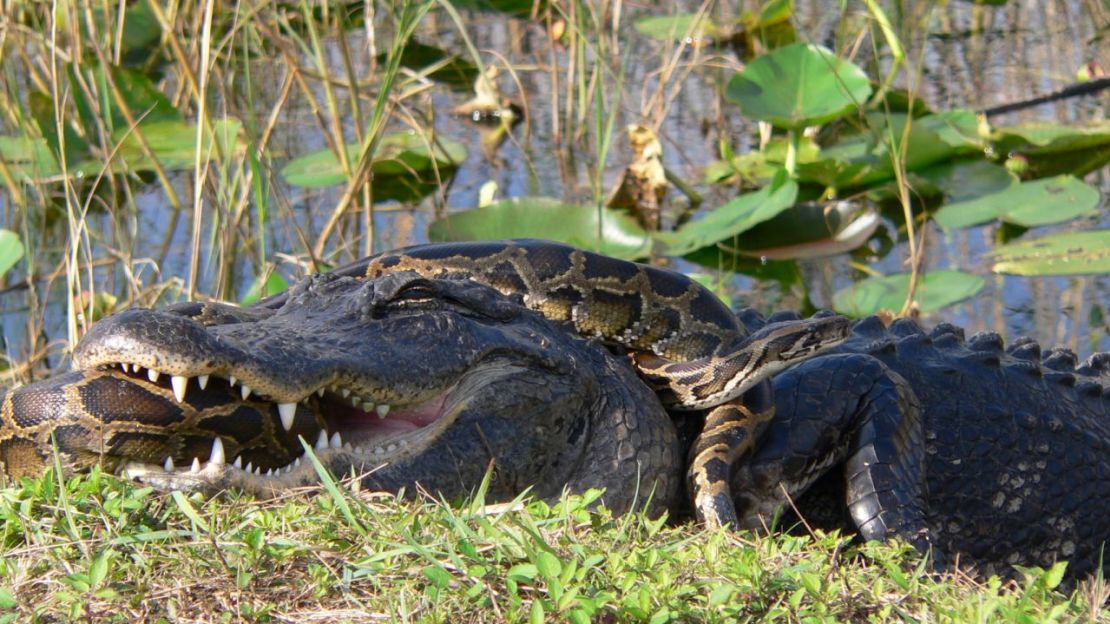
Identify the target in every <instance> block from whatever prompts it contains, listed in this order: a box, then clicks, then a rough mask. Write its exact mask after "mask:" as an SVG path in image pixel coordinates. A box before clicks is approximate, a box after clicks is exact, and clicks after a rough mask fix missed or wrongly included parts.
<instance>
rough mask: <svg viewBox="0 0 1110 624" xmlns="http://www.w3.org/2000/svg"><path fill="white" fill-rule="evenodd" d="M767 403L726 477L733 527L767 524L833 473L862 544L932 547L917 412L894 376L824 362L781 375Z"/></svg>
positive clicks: (878, 367) (865, 365) (838, 358)
mask: <svg viewBox="0 0 1110 624" xmlns="http://www.w3.org/2000/svg"><path fill="white" fill-rule="evenodd" d="M774 396H775V412H776V414H775V418H774V420H773V421H772V422H771V423H770V426H769V427H768V428H767V431H766V432H765V433H764V434H763V436H762V438H761V440H760V444H759V447H758V448H757V449H756V451H755V453H754V454H752V455H750V456H748V457H747V458H746V459H742V460H741V461H740V462H739V464H738V465H737V469H736V471H735V472H734V473H733V476H732V491H733V493H734V500H735V503H736V508H737V509H738V510H739V511H738V513H739V516H740V524H741V525H742V526H745V527H747V528H758V527H761V526H767V525H768V524H769V523H770V521H771V518H772V517H773V516H774V514H775V513H776V512H777V511H778V510H779V509H780V508H781V506H782V505H783V504H784V503H785V502H786V500H787V497H791V498H793V497H796V496H798V495H800V494H801V493H803V492H805V490H806V488H808V487H809V486H810V485H812V484H813V482H814V481H816V480H817V479H818V478H819V477H820V476H821V475H822V474H824V473H825V472H827V471H828V470H830V469H837V468H838V467H839V468H841V469H842V470H843V474H844V481H845V490H846V501H845V502H846V505H847V508H848V512H849V514H850V515H851V517H852V520H853V522H854V524H855V525H856V527H857V528H858V529H859V532H860V534H861V535H862V536H863V537H864V538H865V539H868V540H882V539H886V538H888V537H891V536H893V535H897V536H900V537H902V538H904V539H906V540H908V541H910V542H911V543H912V544H913V545H914V546H915V547H917V548H918V549H919V550H922V551H928V550H929V549H930V548H931V542H930V536H929V531H928V528H927V525H926V521H925V511H924V510H925V504H924V496H925V473H924V459H925V458H924V449H925V441H924V431H923V426H922V419H921V405H920V403H919V402H918V401H917V398H916V396H915V395H914V393H913V390H912V389H911V388H910V386H909V384H908V383H906V381H905V380H904V379H902V377H900V376H899V375H898V374H897V373H894V372H893V371H891V370H890V369H889V368H887V367H886V366H885V365H884V364H883V363H882V362H880V361H879V360H877V359H875V358H872V357H870V356H867V355H857V354H850V355H829V356H824V357H819V358H815V359H813V360H810V361H808V362H804V363H802V364H800V365H798V366H796V367H795V368H793V369H790V370H788V371H786V372H784V373H782V374H780V375H779V376H778V377H776V378H775V380H774ZM934 557H936V553H934Z"/></svg>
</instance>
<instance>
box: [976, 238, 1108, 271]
mask: <svg viewBox="0 0 1110 624" xmlns="http://www.w3.org/2000/svg"><path fill="white" fill-rule="evenodd" d="M989 255H991V256H992V257H993V258H994V266H993V267H991V269H992V270H993V271H994V272H995V273H1010V274H1013V275H1081V274H1099V273H1110V230H1094V231H1091V232H1067V233H1063V234H1050V235H1048V236H1042V237H1040V238H1035V239H1032V240H1024V241H1018V242H1016V243H1010V244H1008V245H1002V246H1001V247H996V248H995V249H994V250H993V251H991V252H990V254H989Z"/></svg>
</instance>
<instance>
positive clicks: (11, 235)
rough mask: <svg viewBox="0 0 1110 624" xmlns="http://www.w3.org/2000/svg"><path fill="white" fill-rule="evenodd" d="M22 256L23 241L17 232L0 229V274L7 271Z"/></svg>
mask: <svg viewBox="0 0 1110 624" xmlns="http://www.w3.org/2000/svg"><path fill="white" fill-rule="evenodd" d="M22 257H23V242H22V241H20V240H19V234H16V233H15V232H12V231H11V230H0V275H3V274H5V273H7V272H8V271H9V270H10V269H11V268H12V267H13V266H15V263H16V262H19V259H20V258H22Z"/></svg>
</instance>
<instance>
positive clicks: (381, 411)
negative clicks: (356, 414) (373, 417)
mask: <svg viewBox="0 0 1110 624" xmlns="http://www.w3.org/2000/svg"><path fill="white" fill-rule="evenodd" d="M388 413H389V405H387V404H384V403H383V404H381V405H379V406H378V418H385V416H386V414H388Z"/></svg>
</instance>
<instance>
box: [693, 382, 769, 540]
mask: <svg viewBox="0 0 1110 624" xmlns="http://www.w3.org/2000/svg"><path fill="white" fill-rule="evenodd" d="M774 415H775V401H774V397H773V396H772V392H771V384H770V381H766V380H765V381H763V382H761V383H760V384H759V385H757V386H756V387H754V388H752V389H751V390H748V391H747V392H746V393H744V394H743V395H741V396H740V397H737V398H736V399H733V400H731V401H729V402H728V403H725V404H723V405H718V406H717V407H714V408H712V409H711V410H709V413H708V414H706V417H705V425H704V426H703V427H702V430H701V432H700V433H699V434H698V436H697V438H695V440H694V444H693V446H692V447H691V449H690V461H689V463H688V465H689V466H690V469H689V471H688V472H687V475H686V478H687V482H688V484H689V488H690V493H691V495H692V498H693V501H694V512H695V513H696V514H697V518H698V521H699V522H702V523H704V524H706V525H708V526H725V527H732V528H738V527H739V526H740V522H739V519H738V518H737V515H736V509H735V507H733V502H732V495H731V493H730V492H729V477H730V476H731V474H732V471H733V467H734V466H735V465H736V462H737V461H739V459H740V458H741V457H743V456H744V455H745V454H747V453H749V452H750V451H751V450H752V447H753V445H754V443H755V441H756V440H757V439H759V436H760V434H761V433H762V432H763V430H764V429H765V428H766V426H767V423H769V422H770V421H771V419H772V418H774Z"/></svg>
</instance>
